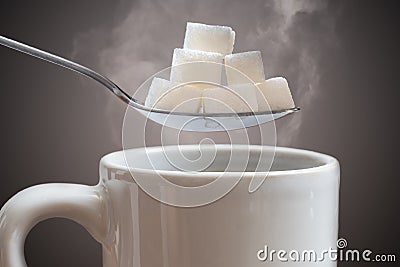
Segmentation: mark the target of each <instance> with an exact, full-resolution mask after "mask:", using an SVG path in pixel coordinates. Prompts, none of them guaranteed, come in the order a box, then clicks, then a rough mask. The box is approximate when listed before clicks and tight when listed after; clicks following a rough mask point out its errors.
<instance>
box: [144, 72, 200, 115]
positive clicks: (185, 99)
mask: <svg viewBox="0 0 400 267" xmlns="http://www.w3.org/2000/svg"><path fill="white" fill-rule="evenodd" d="M201 93H202V92H201V91H200V90H198V89H196V88H193V87H191V86H187V85H186V86H183V85H181V84H180V83H177V82H171V81H168V80H165V79H161V78H157V77H155V78H154V79H153V81H152V83H151V85H150V89H149V92H148V95H147V98H146V101H145V106H147V107H150V108H158V109H164V110H173V111H176V112H190V113H196V112H199V110H200V107H201Z"/></svg>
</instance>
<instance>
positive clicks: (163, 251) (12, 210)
mask: <svg viewBox="0 0 400 267" xmlns="http://www.w3.org/2000/svg"><path fill="white" fill-rule="evenodd" d="M150 149H151V151H152V153H149V154H148V155H149V157H150V158H151V157H155V158H157V157H158V158H157V160H155V161H154V162H156V166H154V167H155V168H156V169H157V170H158V174H159V173H160V172H161V173H162V174H164V175H165V176H168V177H170V179H172V180H174V179H175V178H176V177H179V179H182V178H183V180H185V183H189V184H190V183H191V181H195V180H198V179H200V180H201V179H204V180H210V179H211V180H212V179H213V178H214V177H215V172H207V171H204V172H201V173H192V172H187V173H182V172H179V171H177V170H174V167H173V166H171V165H170V163H169V162H168V161H166V160H163V157H162V156H160V155H162V153H163V149H162V148H161V147H153V148H150ZM186 149H187V150H188V151H189V152H190V151H191V150H193V151H195V150H196V151H197V150H198V146H186ZM226 149H230V148H228V147H227V146H219V148H218V152H217V154H218V153H222V152H223V151H224V150H226ZM233 149H234V150H235V149H242V148H240V147H233ZM248 149H250V150H249V151H250V156H251V155H252V154H256V153H258V152H257V151H259V150H260V149H268V148H267V147H257V146H250V147H249V148H248ZM143 151H144V148H139V149H132V150H129V151H126V153H129V159H130V160H135V161H136V163H135V166H137V167H135V169H133V170H132V169H131V170H130V171H129V170H128V167H126V166H127V165H126V164H125V157H124V152H122V151H119V152H115V153H111V154H109V155H106V156H104V157H103V158H102V159H101V162H100V182H99V184H98V185H96V186H85V185H76V184H44V185H38V186H34V187H31V188H28V189H26V190H23V191H21V192H20V193H18V194H17V195H15V196H14V197H13V198H11V199H10V200H9V201H8V202H7V203H6V204H5V206H4V207H3V208H2V210H1V211H0V266H1V267H22V266H26V263H25V259H24V254H23V251H24V241H25V237H26V235H27V234H28V232H29V231H30V230H31V228H32V227H33V226H34V225H35V224H37V223H38V222H40V221H42V220H45V219H48V218H52V217H64V218H68V219H71V220H74V221H76V222H78V223H80V224H81V225H83V226H84V227H85V228H86V229H87V230H88V231H89V232H90V233H91V234H92V235H93V237H94V238H95V239H96V240H98V241H99V242H100V243H101V244H102V245H103V266H107V267H111V266H119V267H131V266H133V267H161V266H163V267H166V266H168V267H205V266H208V267H223V266H229V267H244V266H246V267H256V266H281V265H284V266H291V265H292V264H293V265H295V266H310V264H311V265H314V264H316V265H318V266H330V267H332V266H336V262H334V261H331V260H330V259H325V260H323V261H319V262H316V263H314V262H312V263H310V262H300V263H299V262H292V261H290V260H289V261H282V260H279V259H278V258H277V255H275V259H273V260H271V259H270V258H269V259H267V260H265V261H263V260H261V259H260V256H263V255H264V254H265V249H264V248H266V246H268V249H269V250H276V251H278V250H286V251H287V252H289V251H292V250H298V251H302V250H311V249H312V250H315V251H316V252H317V253H319V252H321V251H323V250H327V249H329V247H333V248H336V240H337V236H338V202H339V200H338V197H339V164H338V161H337V160H336V159H334V158H333V157H331V156H327V155H323V154H320V153H316V152H311V151H305V150H299V149H292V148H276V153H275V159H274V163H273V166H272V169H271V171H270V173H269V175H268V178H267V179H266V180H265V182H264V183H263V184H262V186H261V187H260V188H259V189H258V190H257V191H255V192H253V193H249V192H248V185H249V182H250V179H251V178H252V177H254V175H255V176H257V175H259V174H258V173H255V172H252V170H251V169H249V170H247V172H245V173H244V175H243V177H242V179H241V180H240V181H239V183H238V184H237V185H236V186H235V188H234V189H233V190H232V191H230V192H229V193H228V194H227V195H225V196H224V197H222V198H221V199H219V200H217V201H215V202H213V203H210V204H207V205H204V206H200V207H192V208H184V207H176V206H171V205H167V204H163V203H161V202H159V201H157V200H155V199H154V198H152V197H150V196H149V195H147V194H146V193H145V192H144V191H143V190H142V189H141V188H140V187H139V186H138V185H137V184H136V183H135V181H134V179H132V176H131V173H132V174H133V176H136V175H138V176H139V175H146V176H148V177H149V179H151V178H152V177H153V176H156V175H158V174H157V171H155V170H153V169H152V168H150V167H149V165H148V162H147V161H146V160H145V159H144V158H143ZM239 154H240V153H239ZM251 159H252V157H250V160H251ZM231 160H232V161H234V162H235V161H237V162H240V161H243V160H247V159H242V158H240V156H236V157H235V158H232V159H231ZM154 162H153V163H154ZM213 164H214V166H213V169H214V170H217V169H224V167H225V166H218V165H219V164H224V163H223V162H222V161H219V160H216V161H214V163H213ZM237 175H239V174H238V173H237V172H235V171H232V172H229V171H228V172H227V173H226V175H225V177H228V178H229V177H231V178H234V177H236V176H237ZM260 175H261V174H260ZM263 249H264V250H263ZM268 253H269V252H268ZM281 256H282V255H281ZM287 257H288V256H286V258H287ZM264 259H265V255H264Z"/></svg>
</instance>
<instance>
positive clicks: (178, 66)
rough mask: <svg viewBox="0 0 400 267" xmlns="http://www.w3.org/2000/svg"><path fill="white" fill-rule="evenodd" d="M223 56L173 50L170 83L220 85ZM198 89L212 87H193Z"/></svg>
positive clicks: (188, 50) (186, 50)
mask: <svg viewBox="0 0 400 267" xmlns="http://www.w3.org/2000/svg"><path fill="white" fill-rule="evenodd" d="M222 62H223V55H221V54H219V53H212V52H204V51H197V50H191V49H182V48H175V49H174V55H173V57H172V68H171V78H170V79H171V81H175V82H180V83H186V82H194V81H203V82H211V83H217V84H220V83H221V77H222V67H223V65H222ZM193 86H195V87H198V88H201V89H203V88H208V87H213V85H206V84H203V85H200V84H197V86H196V85H193Z"/></svg>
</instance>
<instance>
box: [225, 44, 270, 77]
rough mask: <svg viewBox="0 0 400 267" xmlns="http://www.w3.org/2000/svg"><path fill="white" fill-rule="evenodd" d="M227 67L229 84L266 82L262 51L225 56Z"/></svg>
mask: <svg viewBox="0 0 400 267" xmlns="http://www.w3.org/2000/svg"><path fill="white" fill-rule="evenodd" d="M225 65H227V67H226V78H227V81H228V84H241V83H249V82H255V83H257V82H263V81H265V74H264V66H263V62H262V58H261V52H260V51H249V52H243V53H237V54H232V55H227V56H225ZM238 71H240V72H242V73H243V74H244V75H243V74H241V73H240V72H238ZM246 76H247V77H246ZM249 79H250V80H249Z"/></svg>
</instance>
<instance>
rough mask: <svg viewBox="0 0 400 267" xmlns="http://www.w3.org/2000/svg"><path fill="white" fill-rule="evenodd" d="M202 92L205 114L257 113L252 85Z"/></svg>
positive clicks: (232, 86)
mask: <svg viewBox="0 0 400 267" xmlns="http://www.w3.org/2000/svg"><path fill="white" fill-rule="evenodd" d="M228 88H229V89H231V90H232V91H229V90H227V89H224V88H221V87H218V88H210V89H205V90H203V111H204V112H205V113H239V112H255V111H258V103H257V97H256V89H257V88H256V87H255V86H254V85H253V84H238V85H230V86H229V87H228Z"/></svg>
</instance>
